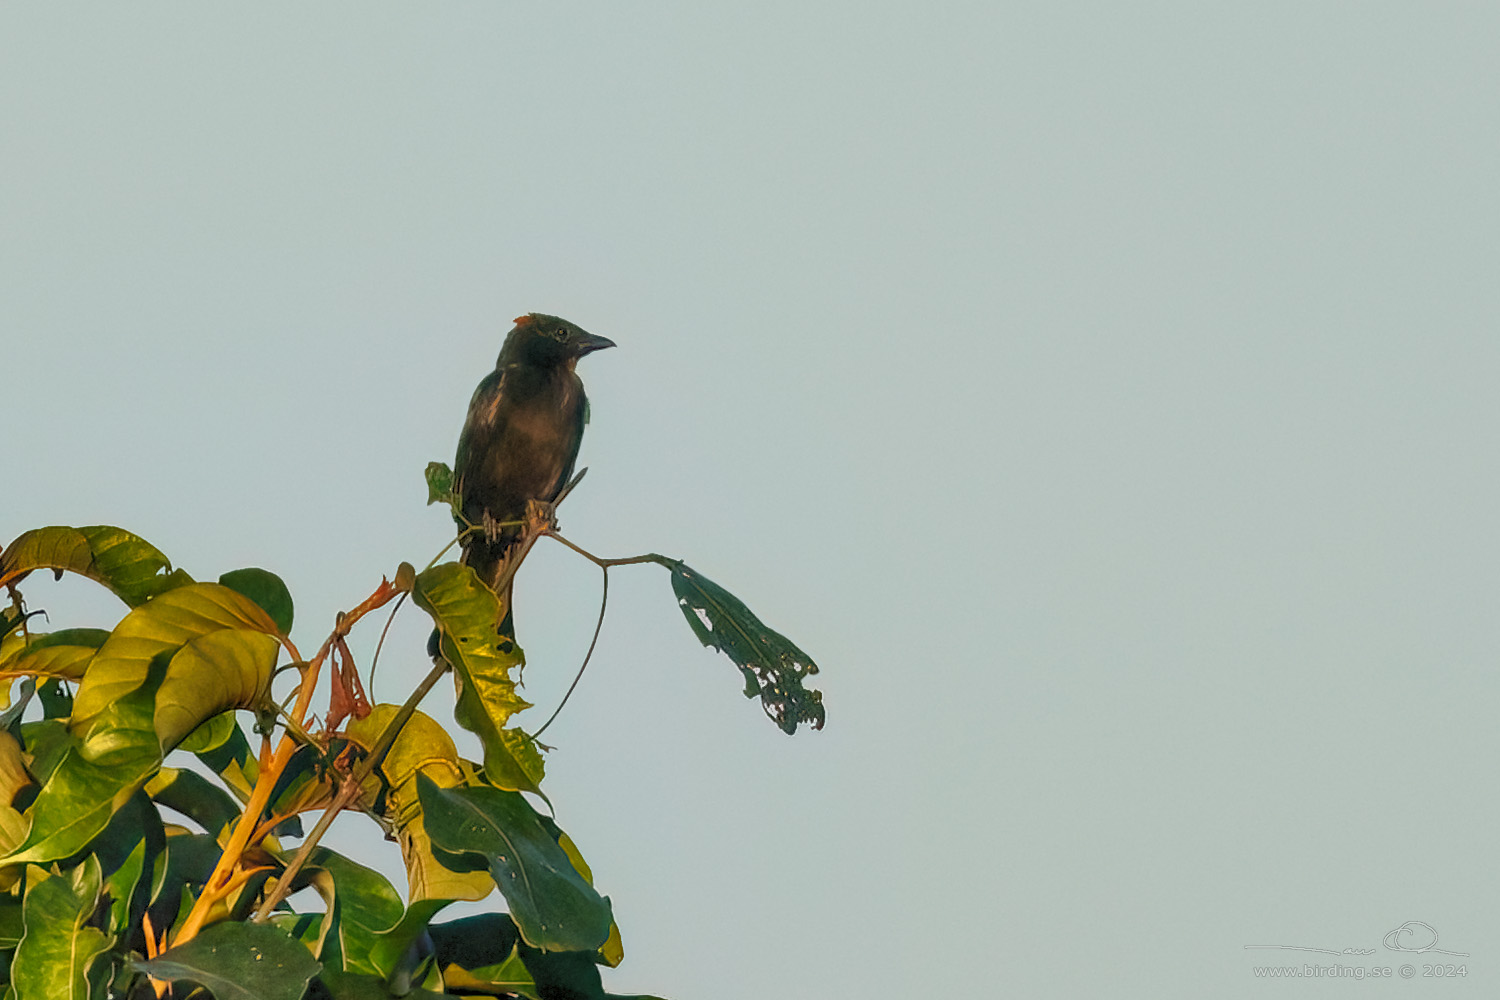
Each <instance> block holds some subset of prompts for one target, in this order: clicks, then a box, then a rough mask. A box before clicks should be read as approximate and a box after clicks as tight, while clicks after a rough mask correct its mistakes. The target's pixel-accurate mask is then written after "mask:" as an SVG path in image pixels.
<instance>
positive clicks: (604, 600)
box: [531, 566, 609, 739]
mask: <svg viewBox="0 0 1500 1000" xmlns="http://www.w3.org/2000/svg"><path fill="white" fill-rule="evenodd" d="M599 569H600V570H601V571H602V572H603V573H604V586H603V589H602V590H601V592H600V594H599V620H598V621H597V622H595V623H594V638H593V639H591V640H590V641H589V651H588V652H587V653H584V654H583V663H581V664H579V667H578V673H576V674H574V675H573V683H572V684H569V685H568V690H567V691H566V692H564V693H563V696H562V701H560V702H558V703H557V707H556V708H554V709H553V710H552V714H551V715H549V716H547V721H546V722H544V723H542V726H541V728H540V729H538V730H537V731H536V732H534V733H532V734H531V738H532V739H536V738H537V737H538V736H540V735H542V733H544V732H546V730H547V727H548V726H550V725H552V720H553V719H556V718H557V716H558V715H559V713H561V712H562V710H563V706H564V705H566V704H567V703H568V699H569V698H571V697H573V690H574V688H576V687H578V682H579V681H581V680H583V672H584V671H585V670H587V669H588V665H589V660H591V659H593V656H594V647H595V646H597V645H599V633H600V632H601V631H602V630H603V629H604V609H605V608H607V607H609V567H608V566H601V567H599Z"/></svg>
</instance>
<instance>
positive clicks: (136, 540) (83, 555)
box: [0, 524, 193, 607]
mask: <svg viewBox="0 0 1500 1000" xmlns="http://www.w3.org/2000/svg"><path fill="white" fill-rule="evenodd" d="M35 569H50V570H53V571H55V572H58V573H62V572H71V573H80V574H82V575H84V576H86V577H89V578H90V579H92V580H97V581H98V582H100V583H102V584H104V586H106V587H108V588H109V589H110V590H112V591H114V593H115V594H116V595H117V596H118V597H119V598H120V599H121V600H122V601H124V602H125V603H126V604H129V605H130V606H131V607H136V606H138V605H140V604H144V603H145V602H146V601H148V600H150V599H151V598H152V597H154V596H156V595H157V594H161V593H164V592H165V591H168V590H171V589H173V588H174V587H180V586H182V585H183V584H187V583H192V582H193V578H192V577H190V576H188V575H187V574H186V573H184V572H183V571H182V570H180V569H178V570H174V569H173V568H172V563H171V561H170V560H168V559H167V557H166V556H164V555H162V553H161V551H160V550H159V549H157V548H156V546H154V545H152V544H151V543H150V542H148V541H146V540H145V539H144V538H141V537H140V536H139V535H134V534H131V533H130V532H128V531H126V530H124V529H123V528H116V527H112V526H111V525H107V524H97V525H91V526H89V527H84V528H69V527H63V526H54V527H50V528H37V529H35V530H32V531H27V532H24V533H22V534H21V535H19V536H18V537H17V538H16V540H15V541H13V542H11V543H10V544H9V545H8V546H6V547H5V550H4V552H3V553H0V584H5V583H12V582H14V581H16V580H18V579H20V578H21V577H22V576H25V575H26V574H27V573H30V572H31V571H32V570H35Z"/></svg>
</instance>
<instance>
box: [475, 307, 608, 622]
mask: <svg viewBox="0 0 1500 1000" xmlns="http://www.w3.org/2000/svg"><path fill="white" fill-rule="evenodd" d="M614 346H615V343H614V341H612V340H609V339H607V338H604V337H596V336H594V335H593V334H592V333H589V332H588V331H586V330H583V329H581V328H579V327H577V326H575V325H573V324H572V323H569V322H568V321H567V320H565V319H559V318H558V317H556V316H545V315H543V314H541V313H529V314H527V315H525V316H521V317H519V318H517V320H516V326H515V329H513V330H511V331H510V335H509V336H507V337H506V338H505V344H504V345H503V346H502V347H501V348H500V357H499V359H498V360H497V361H496V362H495V370H494V371H492V372H490V373H489V374H488V375H486V376H485V377H484V379H483V381H481V382H480V383H479V387H478V388H477V389H475V390H474V398H473V399H472V400H470V402H469V414H468V417H467V418H466V419H465V420H464V429H463V432H462V433H461V434H460V435H459V438H458V456H457V458H456V459H455V460H454V464H453V475H454V488H455V489H456V490H457V492H458V494H459V495H460V496H461V497H462V498H463V516H464V517H465V518H467V519H468V521H469V523H470V524H474V525H487V526H489V527H490V529H491V530H489V531H487V532H473V533H471V534H469V535H467V536H466V537H465V538H464V541H463V556H462V561H463V562H464V563H466V564H467V565H469V566H470V567H472V568H473V570H474V572H475V573H476V574H477V575H478V577H479V579H480V580H482V581H484V583H485V584H486V585H488V586H489V587H490V588H491V589H494V587H495V586H496V584H497V583H498V582H499V578H500V574H501V572H502V570H503V569H504V567H505V559H506V556H507V555H508V554H509V552H510V550H511V549H512V548H513V547H514V546H515V545H516V543H517V542H518V541H519V540H520V536H521V528H520V527H519V526H505V527H496V525H497V523H498V522H504V521H519V520H521V519H522V518H524V517H525V516H526V508H527V505H528V503H529V502H530V501H532V500H539V501H545V502H547V503H551V502H552V501H554V500H556V499H557V495H558V493H560V492H561V491H562V488H563V487H564V486H565V485H566V484H567V482H568V480H569V479H570V478H571V477H572V475H573V463H574V462H576V461H577V460H578V446H579V444H580V443H581V442H582V441H583V426H584V424H586V423H587V422H588V413H589V403H588V398H587V397H586V396H585V395H584V394H583V380H582V379H580V378H579V377H578V373H577V371H576V370H575V369H576V367H577V365H578V359H579V358H581V357H583V356H584V355H585V354H592V353H593V352H594V351H599V350H603V349H604V348H606V347H614ZM459 526H460V528H462V527H465V525H463V523H462V522H460V524H459ZM499 596H500V598H501V599H502V600H503V601H504V603H505V607H506V612H505V620H504V621H503V622H502V623H501V624H500V631H501V632H502V633H503V634H505V635H509V636H511V637H512V638H514V637H515V632H514V629H513V628H512V626H511V615H510V587H509V585H507V586H506V587H505V589H504V592H502V593H500V594H499Z"/></svg>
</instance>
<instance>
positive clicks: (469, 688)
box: [412, 562, 542, 791]
mask: <svg viewBox="0 0 1500 1000" xmlns="http://www.w3.org/2000/svg"><path fill="white" fill-rule="evenodd" d="M412 600H414V601H416V603H417V606H418V607H420V608H421V609H422V610H424V611H426V612H427V613H428V614H430V615H431V616H432V620H433V623H434V624H435V625H436V626H437V629H438V632H439V633H440V635H441V640H440V641H441V649H442V654H443V657H444V659H446V660H447V661H448V662H449V663H450V664H452V665H453V671H454V678H455V683H456V684H457V686H458V703H457V705H456V706H455V708H454V712H453V715H454V718H455V719H456V720H457V721H458V724H459V725H461V726H463V727H464V728H465V729H467V730H469V731H470V732H472V733H474V734H475V735H477V736H478V737H479V741H480V743H481V745H483V747H484V770H485V775H486V776H487V777H488V778H489V780H490V781H491V783H493V784H495V785H499V786H502V787H506V788H513V789H516V790H520V791H536V790H537V786H538V784H539V783H540V781H541V778H542V760H541V756H540V754H538V753H537V752H536V748H535V746H533V745H532V741H531V740H530V738H529V737H527V736H525V735H524V734H522V733H519V732H515V733H510V734H508V735H507V734H506V730H505V723H506V721H507V720H508V719H509V718H510V717H511V716H512V715H514V714H515V713H516V712H519V711H521V710H522V709H526V708H530V707H531V705H530V703H529V702H526V701H523V700H522V699H521V698H520V697H519V696H518V695H517V694H516V685H515V680H514V678H513V677H512V676H511V671H513V670H516V669H518V668H520V667H521V666H522V665H523V664H524V663H525V662H526V661H525V658H524V657H523V656H522V655H521V651H520V649H519V648H518V647H517V646H516V644H515V643H514V642H512V641H511V640H510V639H508V638H506V637H504V636H502V635H500V634H499V633H498V632H497V631H496V630H495V623H496V622H497V621H499V620H500V601H499V598H497V597H496V596H495V594H494V592H493V591H492V590H490V588H488V587H486V586H485V585H484V584H483V583H481V582H480V581H479V578H478V577H476V576H475V575H474V571H473V570H472V569H470V568H469V567H468V566H462V565H460V564H458V563H451V562H450V563H439V564H438V565H436V566H434V567H432V568H431V569H429V570H425V571H424V572H422V573H420V574H418V575H417V582H416V587H415V589H414V590H413V591H412Z"/></svg>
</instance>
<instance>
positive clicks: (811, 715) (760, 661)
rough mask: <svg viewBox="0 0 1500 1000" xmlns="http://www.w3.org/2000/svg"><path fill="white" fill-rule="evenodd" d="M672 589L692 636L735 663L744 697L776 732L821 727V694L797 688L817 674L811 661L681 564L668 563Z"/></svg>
mask: <svg viewBox="0 0 1500 1000" xmlns="http://www.w3.org/2000/svg"><path fill="white" fill-rule="evenodd" d="M672 591H673V593H675V594H676V595H677V604H678V606H679V607H680V608H681V609H682V614H683V617H685V618H686V619H687V622H688V625H689V626H691V628H692V630H693V634H694V635H696V636H697V637H698V639H699V641H701V642H702V643H703V645H705V646H711V647H713V648H714V649H717V650H719V651H720V652H721V653H724V654H725V655H726V656H728V657H729V658H730V659H731V660H733V661H734V662H735V665H736V666H738V667H739V668H740V672H741V673H742V674H744V675H745V697H747V698H753V697H755V696H756V695H760V701H761V707H762V708H763V709H765V713H766V715H768V716H769V717H770V718H771V720H772V721H773V722H775V723H776V725H778V726H780V727H781V730H782V732H785V733H788V734H791V733H795V732H796V731H797V726H798V724H800V723H804V722H806V723H811V724H812V727H813V728H814V729H822V728H823V718H824V714H823V692H821V691H810V690H808V689H807V688H804V687H803V686H802V679H803V678H804V677H806V676H808V675H809V674H815V673H817V672H818V667H817V664H815V663H813V661H812V657H810V656H808V655H807V654H806V653H804V652H802V650H800V649H798V648H797V646H796V644H795V643H793V642H792V641H791V640H790V639H788V638H787V637H786V636H784V635H782V634H781V633H779V632H776V631H774V630H772V629H770V628H767V627H766V625H765V624H764V623H763V622H762V621H761V620H760V619H759V618H757V617H755V613H754V612H753V611H751V610H750V609H749V608H747V607H745V605H744V604H743V603H742V602H741V601H740V599H739V598H737V597H735V596H734V595H733V594H731V593H730V592H729V591H727V590H725V589H724V588H723V587H720V586H719V585H718V584H716V583H714V582H713V581H712V580H710V579H709V578H708V577H706V576H703V575H701V574H700V573H698V572H697V571H695V570H692V569H690V568H689V567H688V566H687V564H686V563H682V562H675V563H673V564H672Z"/></svg>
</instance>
